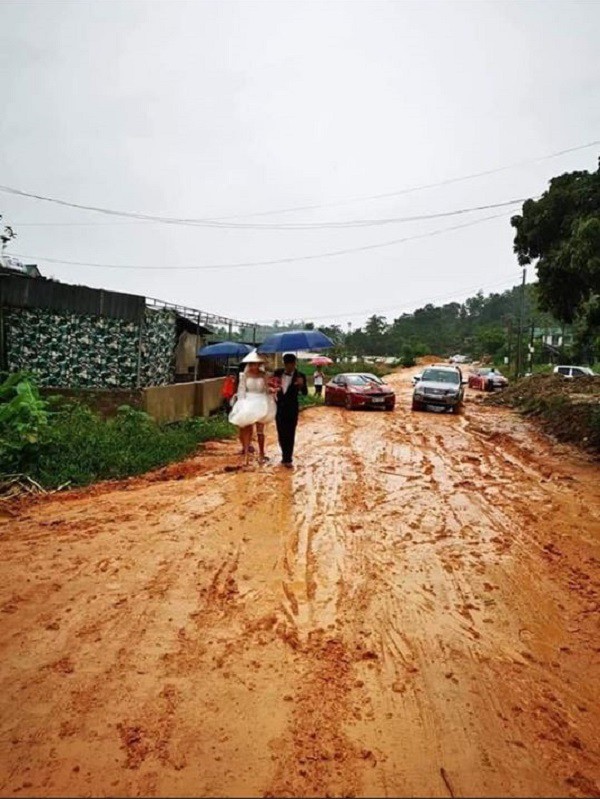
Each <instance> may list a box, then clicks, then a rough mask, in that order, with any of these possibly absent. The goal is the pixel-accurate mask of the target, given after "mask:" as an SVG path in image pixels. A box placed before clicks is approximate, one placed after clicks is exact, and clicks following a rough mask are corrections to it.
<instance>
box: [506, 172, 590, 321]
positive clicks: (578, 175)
mask: <svg viewBox="0 0 600 799" xmlns="http://www.w3.org/2000/svg"><path fill="white" fill-rule="evenodd" d="M511 225H512V226H513V227H514V228H515V230H516V234H515V240H514V250H515V253H516V254H517V256H518V259H519V263H520V264H521V265H525V264H530V263H532V262H533V261H535V262H536V269H537V274H538V280H539V298H540V304H541V306H542V308H544V309H545V310H548V311H551V312H552V313H553V314H554V315H555V316H556V317H557V318H558V319H560V320H561V321H563V322H573V321H574V319H575V318H576V317H577V316H578V315H579V314H583V313H585V311H586V307H587V306H588V304H589V303H590V301H592V300H593V299H594V297H595V296H596V295H598V294H600V164H599V167H598V169H597V170H596V171H595V172H587V171H582V172H569V173H565V174H564V175H560V176H559V177H556V178H553V179H552V180H551V181H550V187H549V188H548V190H547V191H545V192H544V194H543V195H542V196H541V197H540V199H539V200H527V201H526V202H525V203H524V204H523V211H522V214H521V215H519V216H513V218H512V219H511Z"/></svg>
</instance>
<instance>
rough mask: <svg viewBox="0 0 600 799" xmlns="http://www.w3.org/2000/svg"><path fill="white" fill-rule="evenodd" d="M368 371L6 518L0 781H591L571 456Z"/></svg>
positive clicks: (581, 496)
mask: <svg viewBox="0 0 600 799" xmlns="http://www.w3.org/2000/svg"><path fill="white" fill-rule="evenodd" d="M393 380H394V381H395V383H396V386H397V388H398V392H399V402H398V407H397V410H396V412H395V413H393V414H387V413H385V414H384V413H381V414H379V413H347V412H345V411H343V410H338V409H334V408H319V409H314V410H311V411H307V412H306V414H304V415H303V416H302V419H301V424H300V428H299V451H298V466H297V468H296V470H295V471H294V472H292V473H290V472H288V471H285V470H280V469H278V468H277V467H273V466H267V467H266V468H262V469H258V468H256V469H251V470H250V471H248V472H243V473H242V472H234V473H224V471H223V466H224V465H226V464H227V463H228V462H230V461H231V460H233V459H234V457H235V456H234V452H235V444H227V445H220V446H219V447H216V448H215V452H214V453H209V454H208V456H207V462H208V463H209V464H210V468H207V467H206V466H203V465H202V461H201V459H192V460H191V461H190V462H186V463H185V464H179V465H177V466H176V467H173V468H172V469H170V470H166V471H165V474H163V475H162V480H161V479H160V478H159V477H157V476H154V477H152V478H151V479H150V478H144V479H142V480H140V481H138V482H136V481H128V482H127V484H126V486H123V485H118V486H114V487H112V488H111V487H105V488H102V489H98V490H95V489H94V490H91V491H89V492H80V493H79V494H77V493H72V494H71V495H70V496H67V497H65V496H61V497H56V498H54V499H53V500H52V501H45V502H42V503H39V504H33V505H31V506H28V507H27V508H25V509H24V512H23V514H22V516H21V518H17V519H16V520H14V519H13V520H11V523H10V534H9V535H5V536H3V538H2V539H1V540H0V546H1V547H2V549H1V554H2V578H3V583H2V592H1V594H0V610H2V611H3V612H2V614H1V616H0V619H1V620H2V622H3V623H4V628H5V630H6V634H5V635H4V636H3V638H2V640H1V641H0V650H1V654H2V656H3V660H2V667H1V670H0V687H1V688H2V689H3V690H2V692H1V693H0V697H1V698H0V711H1V712H2V719H3V722H2V724H1V725H0V755H1V757H2V759H3V760H4V761H5V762H6V763H7V769H6V772H5V774H4V775H3V776H0V792H1V793H2V795H7V796H8V795H10V796H12V795H14V796H18V795H28V792H29V793H33V792H36V793H37V794H38V795H60V794H62V795H68V794H76V795H83V794H88V793H90V792H95V793H98V792H101V793H105V794H117V795H148V796H167V795H174V796H189V795H205V796H222V795H231V796H241V795H255V796H322V795H329V796H399V795H400V796H402V795H404V796H413V795H417V796H419V795H420V796H424V795H428V796H448V793H449V788H448V785H451V786H452V790H453V792H454V793H455V794H456V795H482V796H493V795H508V796H511V795H512V796H519V795H531V796H542V795H548V796H561V795H566V794H568V795H572V796H592V795H597V793H598V787H599V786H598V781H599V780H598V775H599V773H600V751H599V746H598V736H597V732H596V730H597V722H598V716H599V712H600V699H599V696H598V689H597V685H598V684H599V680H598V677H600V665H599V662H598V661H599V658H598V654H599V649H598V647H599V643H598V629H597V618H598V613H597V612H598V607H599V605H598V576H599V574H600V551H599V549H600V546H599V538H600V487H599V485H598V480H597V474H598V472H597V468H596V467H594V466H592V465H591V464H590V462H589V461H587V460H586V459H585V458H582V457H580V456H577V455H576V454H574V453H573V451H572V450H570V449H569V448H566V447H564V446H557V445H554V444H552V443H551V442H549V441H548V440H547V439H545V438H544V437H542V436H540V435H539V434H537V433H535V432H534V431H532V429H531V428H530V427H529V426H528V425H527V424H526V423H524V422H523V421H522V420H520V419H518V418H517V417H515V416H513V415H512V414H510V413H507V412H504V411H501V410H499V409H488V408H482V407H478V406H477V405H476V404H475V403H473V402H469V403H467V407H466V411H465V414H464V415H462V416H457V417H454V416H445V415H437V414H412V413H410V411H408V410H407V409H408V398H409V394H410V389H409V385H408V383H407V382H406V378H404V377H395V378H393ZM124 487H126V489H127V490H123V489H124ZM6 529H7V528H6V527H4V530H6ZM17 708H18V710H17ZM442 770H443V771H442Z"/></svg>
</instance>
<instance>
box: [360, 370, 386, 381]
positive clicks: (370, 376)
mask: <svg viewBox="0 0 600 799" xmlns="http://www.w3.org/2000/svg"><path fill="white" fill-rule="evenodd" d="M361 377H364V378H365V380H371V381H372V382H373V383H383V380H382V379H381V378H380V377H377V375H371V374H369V373H368V372H365V374H364V375H361Z"/></svg>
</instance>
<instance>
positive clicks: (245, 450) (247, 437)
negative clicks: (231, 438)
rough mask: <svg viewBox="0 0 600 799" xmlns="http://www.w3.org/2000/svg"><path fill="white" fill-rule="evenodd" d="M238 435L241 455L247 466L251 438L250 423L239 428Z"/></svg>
mask: <svg viewBox="0 0 600 799" xmlns="http://www.w3.org/2000/svg"><path fill="white" fill-rule="evenodd" d="M240 437H241V439H242V457H243V458H244V463H245V465H246V466H247V465H248V464H249V463H250V441H251V440H252V425H248V427H242V428H241V429H240Z"/></svg>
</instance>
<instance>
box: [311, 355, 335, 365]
mask: <svg viewBox="0 0 600 799" xmlns="http://www.w3.org/2000/svg"><path fill="white" fill-rule="evenodd" d="M311 363H312V365H313V366H327V365H328V364H330V363H333V361H332V360H331V358H328V357H327V356H326V355H317V357H316V358H313V359H312V361H311Z"/></svg>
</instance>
